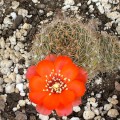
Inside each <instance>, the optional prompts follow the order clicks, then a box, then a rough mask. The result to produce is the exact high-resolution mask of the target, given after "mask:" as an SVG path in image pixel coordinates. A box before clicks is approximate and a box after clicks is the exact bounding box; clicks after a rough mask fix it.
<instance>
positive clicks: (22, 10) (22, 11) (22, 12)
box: [18, 9, 28, 17]
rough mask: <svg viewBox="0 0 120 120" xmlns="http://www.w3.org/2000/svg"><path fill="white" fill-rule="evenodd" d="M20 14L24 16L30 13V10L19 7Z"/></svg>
mask: <svg viewBox="0 0 120 120" xmlns="http://www.w3.org/2000/svg"><path fill="white" fill-rule="evenodd" d="M18 15H22V16H23V17H25V16H27V15H28V11H27V10H25V9H19V10H18Z"/></svg>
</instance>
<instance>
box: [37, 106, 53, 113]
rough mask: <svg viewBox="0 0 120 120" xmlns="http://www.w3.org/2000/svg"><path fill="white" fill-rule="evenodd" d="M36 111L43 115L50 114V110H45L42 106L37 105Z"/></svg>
mask: <svg viewBox="0 0 120 120" xmlns="http://www.w3.org/2000/svg"><path fill="white" fill-rule="evenodd" d="M36 110H37V112H38V113H40V114H43V115H49V114H51V112H52V110H49V109H47V108H46V107H45V106H43V105H37V106H36Z"/></svg>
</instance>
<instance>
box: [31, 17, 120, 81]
mask: <svg viewBox="0 0 120 120" xmlns="http://www.w3.org/2000/svg"><path fill="white" fill-rule="evenodd" d="M104 50H105V51H106V52H105V51H104ZM31 52H32V56H33V59H32V60H33V62H34V64H35V63H37V62H38V61H39V60H42V59H43V58H44V57H45V56H46V55H48V54H50V53H54V54H57V55H67V56H69V57H71V58H72V60H73V61H74V62H75V63H76V64H77V65H78V66H82V67H84V68H85V69H86V70H87V71H88V74H89V79H92V78H93V77H94V76H95V75H96V74H97V73H98V71H102V70H104V71H105V70H111V69H113V68H114V67H116V66H117V65H118V62H119V60H120V59H119V57H120V56H119V54H120V47H119V44H118V43H117V40H116V39H115V40H113V39H112V37H108V36H107V37H104V36H102V35H99V34H98V33H96V32H94V31H93V30H91V29H90V28H89V27H88V26H87V25H85V24H83V23H81V22H80V21H77V20H76V19H67V20H60V19H59V20H54V21H53V22H52V23H50V24H49V25H47V26H46V27H45V28H44V29H42V30H41V31H40V33H39V34H37V35H36V36H35V39H34V42H33V45H32V50H31ZM111 57H112V60H111ZM111 63H112V65H111Z"/></svg>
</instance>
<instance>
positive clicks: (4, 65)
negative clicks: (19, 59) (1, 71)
mask: <svg viewBox="0 0 120 120" xmlns="http://www.w3.org/2000/svg"><path fill="white" fill-rule="evenodd" d="M12 64H13V61H12V60H7V59H4V60H2V61H1V62H0V65H1V67H2V68H10V67H11V66H12Z"/></svg>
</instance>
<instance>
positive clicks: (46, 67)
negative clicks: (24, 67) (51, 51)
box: [36, 60, 54, 77]
mask: <svg viewBox="0 0 120 120" xmlns="http://www.w3.org/2000/svg"><path fill="white" fill-rule="evenodd" d="M53 69H54V65H53V62H51V61H49V60H43V61H40V62H39V63H38V64H37V68H36V71H37V73H38V74H39V75H40V76H43V77H45V76H46V75H49V74H50V73H51V72H52V70H53Z"/></svg>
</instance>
